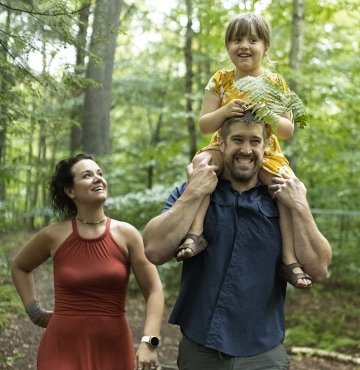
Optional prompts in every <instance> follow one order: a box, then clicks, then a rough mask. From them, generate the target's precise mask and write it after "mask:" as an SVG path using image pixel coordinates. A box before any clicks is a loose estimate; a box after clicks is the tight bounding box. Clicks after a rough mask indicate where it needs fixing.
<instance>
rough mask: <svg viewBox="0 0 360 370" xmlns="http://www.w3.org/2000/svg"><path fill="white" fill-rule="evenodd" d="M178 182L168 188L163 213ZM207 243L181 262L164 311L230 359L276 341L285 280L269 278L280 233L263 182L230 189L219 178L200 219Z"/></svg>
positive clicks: (278, 250) (278, 254)
mask: <svg viewBox="0 0 360 370" xmlns="http://www.w3.org/2000/svg"><path fill="white" fill-rule="evenodd" d="M184 189H185V184H183V185H182V186H180V187H177V188H176V189H174V190H173V192H172V193H171V195H170V196H169V198H168V201H167V203H166V205H165V207H164V211H166V210H168V209H169V208H170V207H171V206H172V205H173V204H174V203H175V201H176V199H177V198H178V197H179V196H180V195H181V194H182V192H183V191H184ZM204 235H205V238H206V240H207V241H208V243H209V245H208V247H207V248H206V250H205V251H203V252H201V253H199V254H198V255H196V256H194V257H192V258H190V259H187V260H185V261H184V263H183V270H182V277H181V287H180V291H179V295H178V298H177V301H176V304H175V306H174V309H173V311H172V314H171V316H170V319H169V322H170V323H171V324H176V325H179V326H180V328H181V331H182V332H183V333H184V335H186V336H187V337H188V338H190V339H192V340H193V341H195V342H197V343H200V344H202V345H204V346H205V347H208V348H212V349H215V350H217V351H219V352H222V353H226V354H228V355H231V356H253V355H257V354H260V353H263V352H266V351H268V350H270V349H271V348H274V347H275V346H277V345H279V344H280V343H281V342H282V341H283V338H284V333H285V325H284V301H285V289H286V282H284V281H283V280H281V279H279V278H278V277H277V276H276V269H277V266H278V265H279V263H280V260H281V234H280V229H279V214H278V209H277V206H276V203H275V202H274V200H273V199H271V197H270V195H269V193H268V190H267V187H266V186H264V185H261V184H260V185H258V186H256V187H254V188H252V189H250V190H248V191H246V192H243V193H239V192H237V191H235V190H233V189H232V188H231V186H230V183H229V182H228V181H226V180H223V179H221V180H220V181H219V183H218V186H217V188H216V190H215V192H214V193H213V194H212V195H211V202H210V206H209V209H208V212H207V215H206V219H205V224H204Z"/></svg>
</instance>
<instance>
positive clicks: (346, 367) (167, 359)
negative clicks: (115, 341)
mask: <svg viewBox="0 0 360 370" xmlns="http://www.w3.org/2000/svg"><path fill="white" fill-rule="evenodd" d="M36 281H37V285H38V292H39V296H40V299H41V302H43V304H44V307H51V304H52V285H51V284H52V282H51V273H50V270H49V269H44V270H42V271H41V272H37V274H36ZM127 312H128V318H129V322H130V325H131V327H132V331H133V336H134V341H135V343H138V342H139V339H140V337H141V335H142V326H143V315H144V307H143V300H142V299H141V297H139V298H131V299H129V303H128V310H127ZM168 315H169V310H167V312H166V313H165V315H164V323H163V327H162V333H161V336H162V342H161V346H160V348H159V350H158V354H159V359H160V363H161V364H162V370H170V369H177V367H176V356H177V344H178V341H179V338H180V334H179V331H178V329H177V328H176V327H173V326H170V325H168V324H167V323H166V319H167V317H168ZM42 332H43V329H41V328H38V327H36V326H35V325H33V324H32V323H31V322H30V321H29V320H28V319H27V318H26V317H25V316H24V317H14V318H13V319H12V320H11V321H10V322H9V324H8V325H7V326H6V327H5V328H3V329H2V330H0V362H2V364H1V363H0V370H27V369H33V370H34V369H36V353H37V347H38V343H39V340H40V338H41V335H42ZM291 362H292V367H291V370H359V369H360V367H359V366H356V365H351V364H345V363H342V362H338V361H333V360H329V359H318V358H307V357H295V356H291ZM49 370H56V369H49ZM99 370H101V369H99Z"/></svg>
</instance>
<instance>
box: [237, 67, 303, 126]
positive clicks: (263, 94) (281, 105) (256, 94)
mask: <svg viewBox="0 0 360 370" xmlns="http://www.w3.org/2000/svg"><path fill="white" fill-rule="evenodd" d="M235 86H236V88H237V89H238V90H239V91H241V92H244V97H243V101H244V107H245V109H250V108H251V109H252V110H253V111H254V112H255V116H256V117H257V118H258V119H260V120H262V121H264V122H265V123H266V124H268V125H276V123H277V119H276V117H275V116H274V114H275V115H282V114H283V113H284V112H292V114H293V120H294V123H295V124H297V125H298V126H299V127H300V128H304V127H305V126H306V124H307V121H308V120H307V117H306V113H305V108H304V104H303V103H302V101H301V99H300V98H299V97H298V96H297V95H296V93H295V92H294V91H291V90H289V91H282V90H281V89H280V88H279V87H278V86H277V85H275V84H273V83H271V81H270V80H269V78H268V77H267V76H266V74H264V75H260V76H258V77H253V76H246V77H243V78H240V79H239V80H237V81H236V82H235Z"/></svg>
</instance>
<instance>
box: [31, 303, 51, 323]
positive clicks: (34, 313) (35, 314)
mask: <svg viewBox="0 0 360 370" xmlns="http://www.w3.org/2000/svg"><path fill="white" fill-rule="evenodd" d="M25 312H26V313H27V315H28V316H29V318H30V320H31V321H32V322H33V323H34V324H35V325H37V326H41V327H42V328H46V326H47V321H48V320H47V315H48V313H49V312H48V311H46V310H44V309H42V308H41V306H40V303H39V301H37V300H33V301H32V302H30V303H29V304H28V305H26V306H25Z"/></svg>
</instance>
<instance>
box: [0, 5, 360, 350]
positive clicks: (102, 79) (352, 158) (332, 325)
mask: <svg viewBox="0 0 360 370" xmlns="http://www.w3.org/2000/svg"><path fill="white" fill-rule="evenodd" d="M248 11H255V12H256V13H259V14H260V13H261V14H262V15H264V16H265V17H266V19H267V20H268V21H269V23H270V25H271V29H272V44H271V49H270V54H269V56H270V59H271V60H273V61H275V62H276V67H275V70H276V71H278V72H279V73H280V74H282V75H283V76H284V77H285V79H286V80H287V82H288V84H289V86H290V87H291V89H293V90H294V91H295V92H296V93H297V94H298V95H299V96H300V98H301V99H302V100H303V102H304V104H305V107H306V111H307V114H308V116H309V122H310V123H309V125H308V126H307V127H306V128H304V129H298V130H296V133H295V136H294V138H293V139H292V140H290V141H287V142H283V143H281V145H282V148H283V150H284V152H285V154H286V155H287V157H288V158H289V160H290V162H291V165H292V168H294V170H295V172H296V174H297V175H298V177H299V178H300V179H301V180H302V181H303V182H304V183H305V185H306V186H307V188H308V199H309V203H310V205H311V207H312V210H313V213H314V217H315V218H316V221H317V223H318V225H319V228H320V230H321V231H322V232H323V234H324V235H325V236H326V237H327V238H328V239H329V240H330V242H331V244H332V247H333V253H334V258H333V263H332V265H331V268H330V273H329V279H328V281H327V282H326V283H325V284H321V285H319V286H317V287H316V288H315V289H314V290H313V292H312V293H311V295H310V296H307V297H308V298H306V299H305V302H308V304H309V307H307V308H306V310H307V309H309V311H310V310H311V309H312V307H310V306H312V304H314V303H315V302H321V300H324V299H325V298H324V297H326V296H327V297H330V298H329V299H331V302H332V305H333V307H332V311H329V314H328V316H327V317H326V318H325V319H321V320H320V318H319V317H320V316H317V315H320V314H321V312H316V307H315V308H314V310H315V311H314V312H312V313H311V315H309V311H308V312H307V313H306V312H302V311H300V312H296V313H294V315H293V316H291V315H290V319H289V323H290V324H291V325H290V326H291V328H290V330H288V340H289V341H290V343H293V344H296V345H308V346H317V347H319V348H325V349H329V350H341V351H343V352H347V351H348V352H351V353H355V354H356V353H357V354H359V353H360V333H359V332H360V331H359V330H355V329H356V328H357V329H359V327H360V325H359V324H360V323H359V317H358V316H359V315H358V309H356V307H358V303H359V302H358V301H355V300H356V299H359V284H358V283H359V281H360V254H359V253H358V246H359V242H360V232H359V229H360V195H359V190H358V189H359V175H360V151H359V142H360V133H359V114H360V91H359V86H360V63H359V55H360V45H359V42H360V11H359V7H358V1H357V0H337V1H336V0H307V1H305V0H272V1H268V0H258V1H256V0H253V1H245V0H244V1H234V0H222V1H220V0H212V1H209V0H177V1H150V0H127V1H122V0H98V1H95V0H94V1H89V0H88V1H79V0H58V1H28V0H26V1H25V0H11V1H10V0H2V1H0V68H1V74H0V89H1V95H0V230H1V231H0V232H1V244H0V264H1V274H0V279H1V282H2V286H1V291H0V293H1V306H0V325H1V323H3V325H5V324H4V323H6V317H7V315H8V314H9V305H10V306H11V307H12V308H11V310H10V313H11V312H17V311H18V310H20V306H21V305H20V303H19V301H18V300H17V299H16V298H15V296H14V291H13V287H12V286H11V281H10V279H9V273H8V272H9V264H10V258H9V254H10V250H9V248H10V247H9V245H12V244H11V243H9V242H8V240H9V235H14V234H16V235H17V239H16V240H17V242H19V243H20V242H24V241H25V234H26V236H27V233H28V232H30V233H31V232H33V231H34V230H36V229H38V228H40V227H42V226H44V225H46V224H47V223H49V222H52V221H53V219H54V218H53V215H52V212H51V208H50V207H49V201H48V198H47V182H48V180H49V176H50V175H51V173H52V171H53V169H54V165H55V163H56V162H57V161H58V160H60V159H62V158H65V157H67V156H69V155H70V154H76V153H79V152H89V153H92V154H94V155H95V156H96V159H97V160H98V162H99V163H100V165H101V166H102V168H103V170H104V172H105V176H106V178H107V180H108V183H109V185H110V197H109V199H108V202H107V213H108V215H110V216H111V217H113V218H118V219H121V220H124V221H127V222H130V223H132V224H134V225H135V226H136V227H137V228H138V229H139V230H142V229H143V227H144V225H145V224H146V222H147V221H148V220H149V219H151V218H152V217H153V216H155V215H157V214H158V213H159V212H160V211H161V209H162V205H163V203H164V201H165V199H166V197H167V195H168V193H169V191H170V189H171V188H172V187H173V186H174V185H175V184H178V183H179V182H182V181H185V180H186V174H185V167H186V165H187V164H188V163H189V161H190V160H191V158H192V156H193V155H194V153H195V152H196V150H197V149H198V148H200V147H202V146H205V144H206V143H207V142H208V141H209V136H206V135H201V133H200V131H199V129H198V116H199V110H200V106H201V101H202V96H203V92H204V87H205V85H206V84H207V82H208V80H209V79H210V77H211V76H212V75H213V73H214V72H215V71H216V70H218V69H220V68H228V67H231V65H230V62H229V60H228V58H227V54H226V50H225V47H224V42H223V39H224V30H225V27H226V25H227V23H228V22H229V20H230V19H231V18H232V17H233V16H235V15H236V14H239V13H243V12H248ZM23 234H24V238H23V239H24V240H22V237H21V236H22V235H23ZM19 235H20V237H19ZM16 247H17V248H18V247H20V245H17V246H16ZM179 268H180V264H176V263H175V262H174V263H169V264H167V265H164V266H161V267H160V269H159V270H160V273H161V275H162V279H163V282H164V286H165V291H166V295H167V299H168V303H169V304H171V302H172V301H173V299H174V295H175V293H176V288H177V285H178V281H179V274H180V273H179ZM134 289H135V288H134ZM294 294H298V293H294V292H292V291H291V292H290V294H289V296H290V297H289V299H290V300H291V299H294V300H297V299H298V300H303V299H304V298H303V297H302V296H301V297H300V298H299V296H296V295H295V296H294ZM344 294H345V295H344ZM346 294H347V295H346ZM309 297H310V298H309ZM339 301H340V304H339ZM344 301H346V303H347V305H344ZM336 302H338V305H337V306H336ZM4 305H7V306H6V307H5V308H4ZM319 305H320V306H319V307H321V309H320V311H321V310H322V309H323V307H324V305H321V304H320V303H319ZM315 306H316V305H315ZM319 307H318V309H319ZM318 311H319V310H318ZM356 312H357V313H356ZM322 313H324V312H322ZM314 315H315V316H314ZM309 316H311V317H309Z"/></svg>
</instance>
